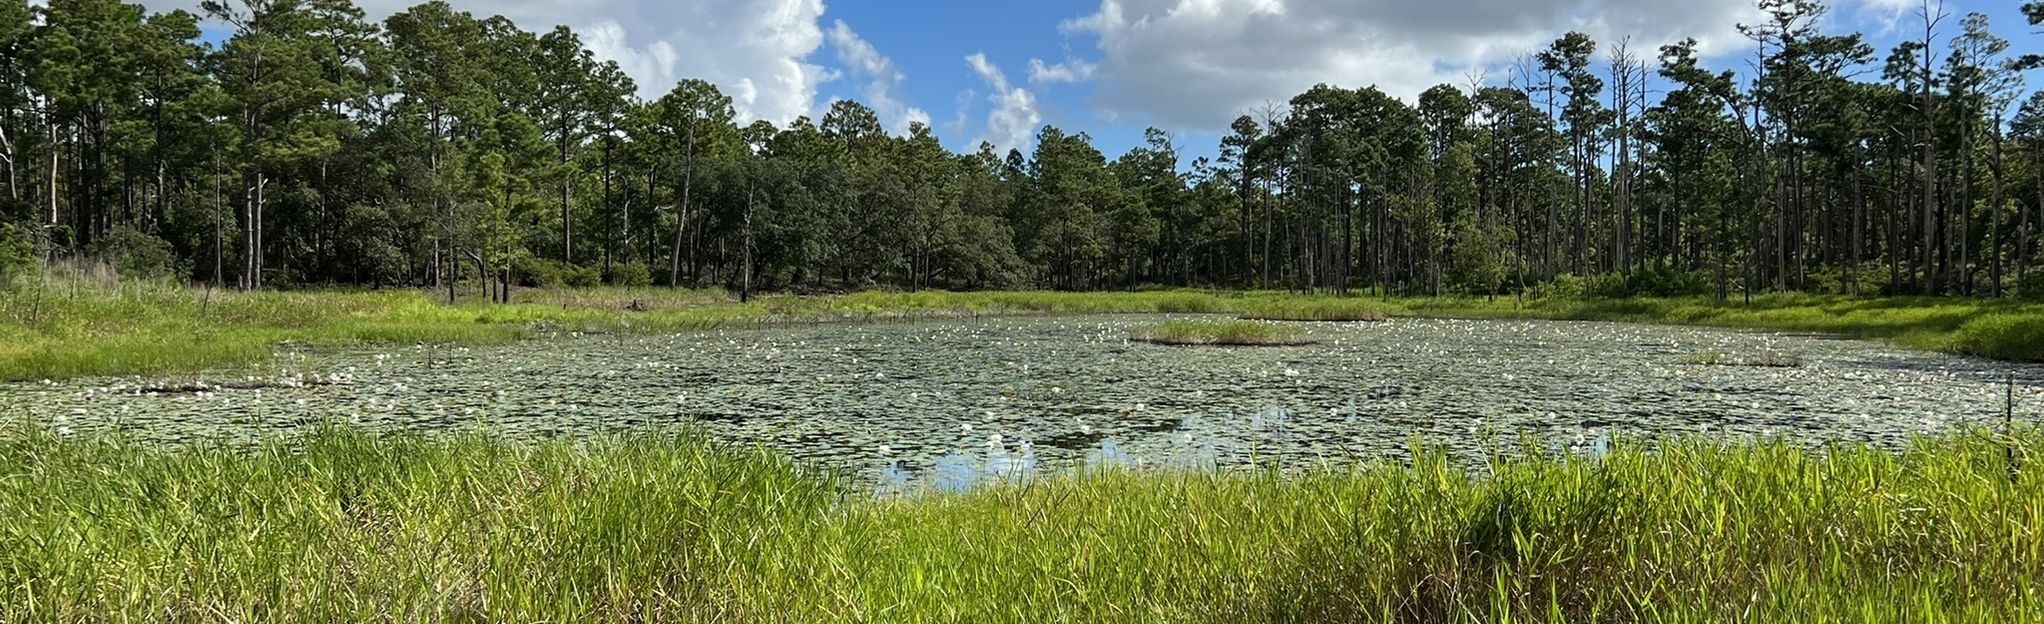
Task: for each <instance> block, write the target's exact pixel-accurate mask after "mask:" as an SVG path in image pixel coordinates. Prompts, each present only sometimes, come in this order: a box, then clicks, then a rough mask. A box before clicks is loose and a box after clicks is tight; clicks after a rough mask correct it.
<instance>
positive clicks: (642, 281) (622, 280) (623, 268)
mask: <svg viewBox="0 0 2044 624" xmlns="http://www.w3.org/2000/svg"><path fill="white" fill-rule="evenodd" d="M603 283H605V284H609V285H612V286H624V287H627V288H643V287H646V286H652V285H653V271H652V269H648V268H646V265H645V264H642V263H638V262H628V263H619V264H613V265H610V272H608V273H606V274H604V276H603Z"/></svg>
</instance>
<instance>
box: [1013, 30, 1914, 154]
mask: <svg viewBox="0 0 2044 624" xmlns="http://www.w3.org/2000/svg"><path fill="white" fill-rule="evenodd" d="M1871 1H1899V0H1871ZM1757 15H1758V14H1757V10H1756V9H1755V8H1754V3H1753V1H1752V0H1426V1H1414V0H1100V5H1099V8H1098V10H1096V11H1094V12H1093V13H1092V14H1090V15H1085V16H1081V17H1077V18H1073V19H1070V20H1067V21H1066V22H1065V23H1064V24H1063V25H1062V27H1061V30H1063V31H1064V32H1065V34H1067V35H1069V36H1081V37H1090V38H1091V39H1092V40H1093V43H1094V46H1095V47H1096V48H1097V51H1098V54H1099V58H1098V59H1097V60H1096V61H1095V62H1096V63H1097V65H1098V67H1097V69H1095V71H1094V73H1093V77H1094V79H1095V81H1096V83H1097V84H1098V91H1097V93H1096V95H1095V98H1094V100H1093V101H1092V102H1091V105H1092V106H1094V107H1095V108H1097V109H1100V112H1102V113H1103V114H1105V115H1110V116H1113V117H1114V118H1122V119H1128V120H1131V121H1136V120H1142V121H1150V122H1156V123H1162V124H1166V125H1171V126H1174V127H1182V128H1188V129H1196V130H1214V129H1221V128H1225V127H1226V125H1227V123H1228V121H1229V120H1230V119H1231V118H1233V117H1234V116H1235V115H1236V114H1238V113H1239V112H1242V111H1244V110H1246V109H1249V108H1251V107H1254V106H1256V105H1258V104H1260V103H1263V102H1266V101H1279V102H1282V101H1284V100H1286V99H1289V98H1290V97H1291V96H1293V95H1295V94H1297V93H1299V92H1302V91H1304V90H1305V89H1307V88H1309V87H1311V86H1313V85H1314V84H1316V83H1322V82H1326V83H1334V84H1339V85H1342V86H1348V87H1358V86H1363V85H1369V84H1375V85H1378V86H1379V87H1380V88H1383V89H1384V90H1385V91H1386V92H1388V93H1391V94H1393V95H1396V96H1400V97H1405V98H1411V97H1415V96H1417V95H1418V94H1419V92H1421V91H1423V90H1425V89H1426V88H1427V87H1429V86H1432V85H1434V84H1439V83H1453V84H1462V83H1464V82H1466V79H1465V76H1466V74H1467V72H1468V71H1469V70H1471V69H1476V68H1481V67H1486V66H1492V65H1497V64H1500V63H1503V62H1507V61H1509V60H1510V59H1511V58H1513V57H1515V56H1518V55H1522V54H1524V53H1526V52H1529V51H1532V50H1535V49H1539V48H1543V47H1545V46H1546V45H1547V44H1548V43H1549V42H1551V41H1553V40H1554V38H1555V37H1556V36H1557V35H1559V34H1560V33H1562V32H1565V31H1568V30H1582V31H1584V32H1587V33H1589V34H1590V35H1592V36H1593V37H1596V38H1597V40H1598V41H1600V42H1603V43H1606V44H1608V43H1611V42H1615V41H1617V40H1618V38H1620V37H1622V36H1625V35H1632V36H1633V42H1632V45H1633V49H1634V50H1635V52H1636V53H1637V52H1640V51H1645V52H1647V53H1648V54H1651V51H1652V50H1653V49H1655V48H1656V47H1658V46H1660V45H1662V44H1664V43H1669V42H1673V41H1676V40H1679V39H1680V38H1683V37H1692V36H1693V37H1696V38H1697V39H1698V40H1699V41H1700V42H1701V44H1702V48H1703V51H1704V52H1705V53H1706V54H1721V53H1725V52H1729V51H1733V50H1738V49H1741V48H1742V47H1743V46H1744V45H1745V43H1744V41H1743V39H1741V38H1740V37H1739V35H1738V33H1737V31H1736V29H1735V27H1734V26H1735V24H1737V23H1738V22H1741V21H1747V22H1751V21H1754V19H1755V18H1756V17H1757ZM1600 52H1601V51H1600ZM1045 69H1046V72H1047V75H1049V74H1055V72H1054V71H1052V69H1053V67H1052V66H1047V67H1046V68H1045Z"/></svg>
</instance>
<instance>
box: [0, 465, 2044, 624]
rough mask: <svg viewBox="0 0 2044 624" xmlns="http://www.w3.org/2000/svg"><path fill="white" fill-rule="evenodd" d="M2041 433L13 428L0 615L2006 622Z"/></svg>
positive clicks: (2021, 588)
mask: <svg viewBox="0 0 2044 624" xmlns="http://www.w3.org/2000/svg"><path fill="white" fill-rule="evenodd" d="M2039 443H2044V435H2040V434H2039V432H2037V431H2034V430H2022V431H2019V432H2018V433H2017V434H2016V435H2014V436H2013V437H2002V436H1997V435H1988V434H1984V433H1955V434H1949V435H1946V436H1943V437H1938V438H1933V439H1923V440H1919V441H1917V442H1915V443H1914V444H1913V445H1912V446H1911V447H1909V449H1908V450H1906V451H1904V452H1901V453H1891V452H1887V451H1882V450H1877V449H1870V448H1863V447H1854V446H1839V447H1834V448H1829V449H1826V450H1822V451H1817V450H1810V449H1808V448H1806V447H1803V446H1800V445H1796V444H1793V443H1788V442H1742V443H1729V444H1728V443H1721V442H1709V441H1702V440H1693V441H1686V442H1685V441H1678V442H1670V443H1665V444H1662V445H1659V447H1658V449H1657V450H1654V451H1651V452H1649V451H1645V450H1642V449H1640V448H1639V447H1636V446H1633V445H1628V444H1620V445H1618V447H1617V448H1616V449H1615V450H1614V451H1612V452H1611V453H1609V454H1607V455H1605V456H1603V457H1602V458H1601V459H1597V460H1592V459H1587V458H1579V457H1558V456H1534V457H1528V458H1524V459H1518V460H1499V461H1498V462H1497V463H1496V464H1494V465H1491V466H1488V467H1486V468H1484V469H1483V470H1480V471H1475V472H1472V471H1468V470H1465V469H1463V468H1461V467H1458V466H1456V465H1453V464H1451V463H1450V462H1448V461H1447V460H1445V459H1444V458H1443V457H1442V456H1441V455H1438V454H1434V453H1430V452H1426V451H1420V452H1418V453H1417V455H1416V458H1415V459H1414V460H1413V461H1411V462H1410V463H1409V464H1408V463H1396V464H1388V463H1387V464H1375V465H1371V466H1366V467H1360V468H1353V469H1327V470H1322V471H1317V472H1310V473H1306V474H1301V475H1296V476H1290V477H1287V476H1280V475H1278V474H1276V473H1266V472H1199V473H1179V472H1131V471H1107V472H1096V473H1089V474H1080V475H1068V476H1058V477H1045V478H1041V479H1038V480H1036V481H1034V482H1031V483H1028V484H1017V485H998V486H992V487H988V488H985V489H979V490H975V491H971V492H967V493H960V494H935V493H932V494H926V495H912V496H908V497H904V498H887V499H874V498H872V497H871V496H870V495H869V494H865V493H863V491H862V490H860V489H859V488H857V487H855V486H853V485H850V484H848V483H847V482H844V481H840V480H837V479H836V478H835V477H833V476H831V475H830V474H828V473H823V472H817V471H813V470H809V469H806V468H804V467H802V466H800V465H798V464H794V463H791V462H789V461H787V460H785V459H781V458H779V457H776V456H773V455H770V454H765V453H761V452H755V451H742V450H735V449H729V448H725V447H720V446H717V445H714V444H711V443H708V442H705V441H702V440H700V439H697V438H693V437H688V436H681V437H663V436H657V435H652V434H642V435H638V436H633V437H623V438H608V439H600V440H593V441H590V440H584V441H569V440H557V441H545V442H518V441H508V440H504V439H500V438H494V437H488V436H485V435H480V434H477V435H466V436H458V437H452V438H437V439H428V438H415V437H399V438H377V437H373V436H371V435H368V434H365V433H361V432H356V431H348V430H324V431H321V432H318V433H314V434H311V435H309V436H308V437H306V438H303V439H299V440H295V441H290V442H277V443H272V444H268V445H264V446H260V447H258V448H254V449H248V448H238V449H228V448H214V447H207V446H188V447H181V448H165V447H150V446H140V445H136V444H132V443H128V442H123V441H119V440H111V439H74V438H63V437H58V436H54V435H51V434H48V433H45V432H39V431H33V430H24V429H21V428H9V429H5V430H0V475H4V476H5V478H0V517H4V518H7V520H8V521H7V522H4V523H0V621H8V622H28V621H123V620H150V621H159V622H200V621H321V622H326V621H362V620H392V621H555V622H563V621H611V622H641V621H753V620H774V621H792V622H834V621H847V622H849V621H1005V622H1041V621H1087V622H1160V621H1161V622H1195V621H1196V622H1213V621H1309V622H1310V621H1404V622H1488V621H1507V620H1509V621H1535V622H1561V621H1675V622H1722V621H1851V622H1882V621H1885V622H1920V621H2028V620H2034V619H2037V618H2040V617H2044V602H2040V598H2039V596H2038V595H2037V593H2036V592H2037V587H2036V583H2037V582H2038V581H2037V579H2039V578H2044V532H2040V530H2039V529H2038V527H2040V526H2044V506H2040V505H2039V503H2038V501H2040V500H2044V469H2040V468H2038V467H2037V465H2036V463H2035V462H2034V461H2032V457H2031V451H2032V450H2034V449H2036V448H2037V446H2038V444H2039ZM2011 457H2013V459H2014V463H2011ZM1479 474H1480V475H1481V476H1479Z"/></svg>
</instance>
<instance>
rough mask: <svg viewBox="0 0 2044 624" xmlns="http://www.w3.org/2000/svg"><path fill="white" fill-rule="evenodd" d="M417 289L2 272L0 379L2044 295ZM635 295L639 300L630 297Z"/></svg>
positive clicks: (1969, 334) (1979, 350) (1732, 315)
mask: <svg viewBox="0 0 2044 624" xmlns="http://www.w3.org/2000/svg"><path fill="white" fill-rule="evenodd" d="M439 297H440V294H439V293H426V292H422V291H416V290H395V291H310V292H254V293H244V292H231V291H217V290H216V291H206V290H200V289H192V288H186V287H182V286H175V285H168V284H161V283H148V282H123V281H120V280H118V279H116V278H111V277H109V276H103V275H91V274H77V273H66V274H60V275H44V276H42V277H40V278H36V279H20V280H17V281H16V283H15V284H13V285H12V286H8V287H4V288H0V381H33V380H38V379H59V378H65V377H75V376H84V375H148V374H159V373H179V372H196V371H206V370H214V369H222V368H225V369H237V368H245V367H248V366H251V365H256V364H260V363H262V362H263V361H265V360H266V359H267V358H269V357H270V356H271V355H272V354H273V353H274V352H275V351H276V347H277V346H278V345H280V344H284V343H296V344H305V345H313V346H337V345H346V344H360V343H369V344H402V345H411V344H415V343H428V344H462V345H481V344H492V343H502V342H508V341H514V340H520V339H525V338H529V337H533V336H543V335H548V334H553V333H562V332H597V333H676V332H689V331H700V330H706V329H733V328H757V327H771V326H777V325H786V324H801V323H829V322H845V321H866V320H913V319H924V318H949V317H970V316H998V315H1018V314H1118V313H1170V314H1216V315H1230V316H1246V317H1252V318H1271V319H1288V320H1355V319H1374V318H1377V317H1379V316H1380V315H1385V314H1388V315H1390V316H1420V317H1465V318H1466V317H1475V318H1534V319H1555V320H1597V321H1625V322H1643V323H1665V324H1680V325H1710V326H1719V327H1744V328H1756V329H1769V330H1782V331H1803V332H1824V333H1833V334H1840V335H1846V336H1853V337H1859V338H1871V339H1877V340H1885V341H1889V342H1893V343H1896V344H1900V345H1903V346H1907V347H1912V348H1918V349H1925V350H1934V351H1943V352H1949V353H1960V354H1966V355H1976V356H1983V357H1991V358H1999V359H2009V360H2033V361H2044V305H2038V304H2025V303H2018V302H2012V301H2002V300H1975V299H1924V298H1888V299H1873V298H1869V299H1854V298H1843V297H1813V296H1804V295H1767V296H1761V297H1756V298H1755V299H1754V302H1753V304H1752V305H1745V304H1743V303H1737V302H1730V303H1725V302H1716V301H1712V300H1710V299H1707V298H1675V299H1624V300H1602V299H1532V300H1526V301H1518V300H1513V299H1497V300H1485V299H1472V298H1393V299H1379V300H1370V299H1363V298H1359V297H1331V296H1306V295H1297V294H1289V293H1279V292H1233V291H1199V290H1166V291H1141V292H1095V293H1071V292H983V293H953V292H940V291H924V292H913V293H903V292H863V293H854V294H849V295H838V296H815V297H803V296H793V295H773V296H765V297H758V298H755V299H753V300H752V301H750V302H745V303H740V302H738V301H737V300H736V298H735V297H732V296H730V295H729V293H724V292H722V291H719V290H670V289H651V288H632V289H625V288H602V289H587V290H562V291H519V292H517V293H516V294H515V295H514V297H513V300H514V302H515V303H513V304H510V305H491V304H487V303H482V302H480V301H474V300H468V301H464V302H462V303H459V304H456V305H445V304H444V303H442V302H441V300H440V299H439ZM634 304H636V305H634Z"/></svg>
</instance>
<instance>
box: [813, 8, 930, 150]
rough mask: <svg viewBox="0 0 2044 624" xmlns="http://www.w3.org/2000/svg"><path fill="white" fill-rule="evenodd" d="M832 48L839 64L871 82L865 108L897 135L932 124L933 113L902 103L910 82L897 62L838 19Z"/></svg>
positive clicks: (832, 39) (834, 27) (867, 84)
mask: <svg viewBox="0 0 2044 624" xmlns="http://www.w3.org/2000/svg"><path fill="white" fill-rule="evenodd" d="M829 37H830V47H831V48H832V49H834V50H836V51H837V59H838V62H839V63H843V64H844V66H845V67H847V68H850V69H851V72H852V73H853V74H854V75H857V76H861V77H864V78H867V79H868V82H867V83H866V89H865V91H864V94H865V96H866V102H865V103H866V105H867V106H871V107H873V111H874V112H875V113H878V114H879V115H880V120H881V122H882V123H885V124H887V126H888V128H889V130H890V131H892V132H894V133H895V134H904V135H905V134H908V129H909V126H910V125H911V124H918V123H920V124H923V125H925V126H928V125H930V113H928V112H926V111H924V110H923V109H920V108H916V107H913V106H909V105H908V104H906V103H904V102H903V101H902V96H901V94H900V90H901V83H902V82H903V81H905V80H907V79H908V77H907V76H905V75H903V74H902V73H901V70H899V69H896V68H895V66H894V60H893V59H889V58H887V57H886V56H885V55H882V54H881V53H880V51H879V50H878V49H875V48H874V47H873V44H872V43H869V42H867V41H866V40H865V39H863V38H861V37H859V33H857V32H853V31H852V27H851V26H849V25H847V24H845V21H844V20H837V23H836V24H833V25H832V26H831V29H830V32H829Z"/></svg>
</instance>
